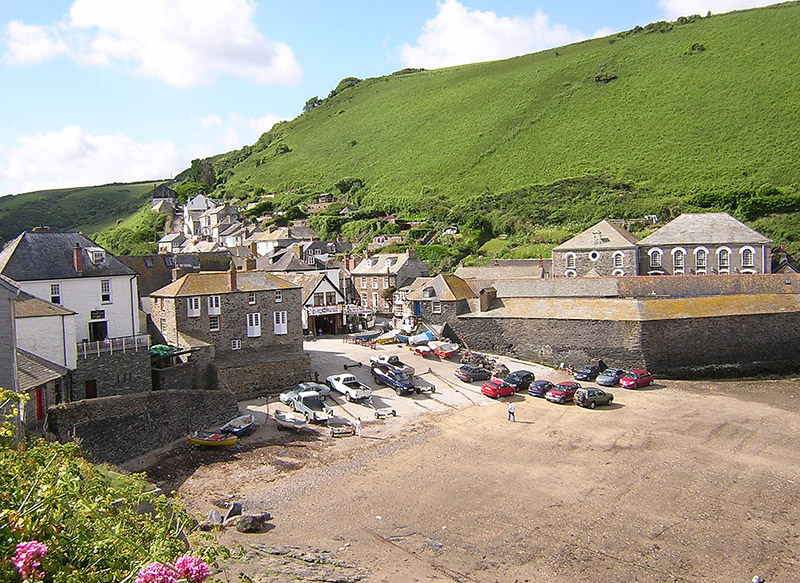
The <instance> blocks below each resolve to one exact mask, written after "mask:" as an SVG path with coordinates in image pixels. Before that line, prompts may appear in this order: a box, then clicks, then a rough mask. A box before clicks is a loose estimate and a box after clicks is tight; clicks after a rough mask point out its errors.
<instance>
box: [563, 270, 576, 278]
mask: <svg viewBox="0 0 800 583" xmlns="http://www.w3.org/2000/svg"><path fill="white" fill-rule="evenodd" d="M564 275H565V276H566V277H578V274H577V273H575V270H574V269H568V270H567V271H565V272H564Z"/></svg>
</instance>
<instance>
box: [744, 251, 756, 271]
mask: <svg viewBox="0 0 800 583" xmlns="http://www.w3.org/2000/svg"><path fill="white" fill-rule="evenodd" d="M755 257H756V254H755V252H754V251H753V248H752V247H742V267H754V266H755Z"/></svg>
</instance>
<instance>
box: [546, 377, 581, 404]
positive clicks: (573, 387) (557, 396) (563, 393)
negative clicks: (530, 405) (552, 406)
mask: <svg viewBox="0 0 800 583" xmlns="http://www.w3.org/2000/svg"><path fill="white" fill-rule="evenodd" d="M580 388H581V386H580V385H579V384H578V383H576V382H574V381H564V382H563V383H558V384H557V385H556V386H555V387H553V388H552V389H550V390H549V391H547V392H546V393H545V394H544V398H545V399H547V400H548V401H550V402H552V403H561V404H564V403H566V402H567V401H572V400H573V399H574V398H575V391H577V390H578V389H580Z"/></svg>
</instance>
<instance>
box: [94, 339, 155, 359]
mask: <svg viewBox="0 0 800 583" xmlns="http://www.w3.org/2000/svg"><path fill="white" fill-rule="evenodd" d="M141 349H145V350H149V349H150V335H149V334H137V335H135V336H119V337H117V338H106V339H105V340H98V341H96V342H78V356H79V357H81V358H88V357H90V356H100V355H101V354H114V353H115V352H122V353H125V352H131V351H137V350H141Z"/></svg>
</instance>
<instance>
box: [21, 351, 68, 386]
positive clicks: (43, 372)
mask: <svg viewBox="0 0 800 583" xmlns="http://www.w3.org/2000/svg"><path fill="white" fill-rule="evenodd" d="M67 373H69V369H68V368H66V367H64V366H61V365H60V364H56V363H55V362H51V361H49V360H47V359H45V358H42V357H41V356H36V355H35V354H33V353H31V352H28V351H27V350H22V349H21V348H17V377H18V378H19V388H20V390H22V391H29V390H31V389H34V388H36V387H38V386H39V385H43V384H45V383H48V382H50V381H54V380H56V379H60V378H61V377H63V376H66V375H67Z"/></svg>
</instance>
